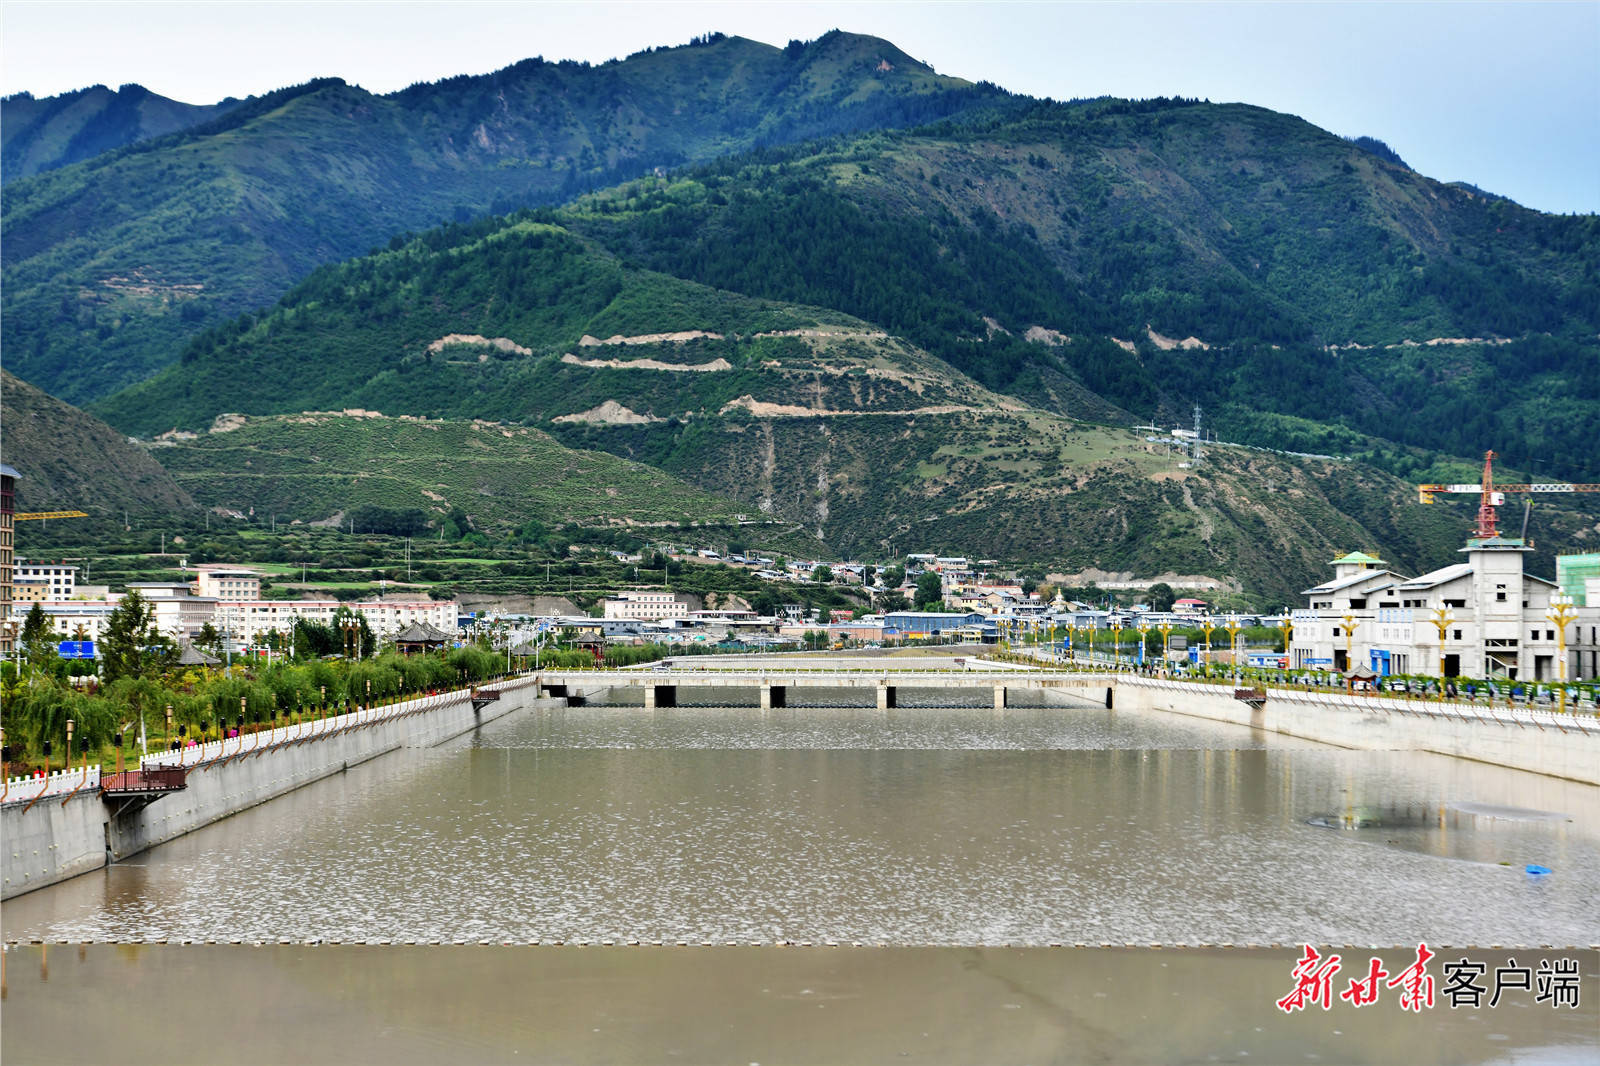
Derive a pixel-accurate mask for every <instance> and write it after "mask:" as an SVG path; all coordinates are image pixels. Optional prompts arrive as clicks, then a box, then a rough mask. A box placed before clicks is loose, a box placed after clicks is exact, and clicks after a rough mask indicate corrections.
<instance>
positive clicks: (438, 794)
mask: <svg viewBox="0 0 1600 1066" xmlns="http://www.w3.org/2000/svg"><path fill="white" fill-rule="evenodd" d="M1597 793H1600V790H1596V789H1594V788H1591V787H1587V786H1581V785H1576V784H1570V783H1565V782H1560V781H1555V780H1553V779H1548V778H1542V777H1538V776H1536V775H1529V774H1521V773H1517V772H1515V771H1508V770H1500V769H1497V768H1493V767H1488V766H1481V765H1477V764H1473V763H1469V762H1464V761H1461V760H1453V759H1448V758H1444V757H1439V756H1429V755H1422V754H1417V753H1389V752H1354V751H1345V750H1340V749H1334V748H1328V747H1323V746H1319V745H1314V744H1310V743H1306V742H1301V741H1293V740H1288V739H1286V738H1280V737H1277V736H1273V735H1266V734H1261V733H1252V732H1251V731H1249V730H1245V729H1241V728H1238V727H1232V726H1226V725H1221V724H1214V723H1209V722H1205V721H1201V720H1198V719H1184V718H1180V717H1176V716H1171V715H1161V714H1145V715H1140V714H1130V713H1128V712H1123V711H1114V712H1113V711H1106V710H1104V709H1103V708H1090V707H1083V708H1049V709H1046V708H1022V709H1011V710H1007V711H1004V712H995V711H992V710H972V709H959V708H918V709H915V710H909V711H908V710H902V711H896V712H887V713H884V712H877V711H871V710H865V709H803V708H791V709H786V710H779V711H771V712H766V713H763V712H760V711H756V710H753V709H742V710H728V709H709V708H693V707H688V708H675V709H671V710H664V711H655V712H646V711H643V710H642V709H640V708H637V707H607V706H591V707H581V708H567V709H560V710H529V711H525V712H521V713H518V714H515V715H512V716H510V717H508V718H506V719H502V720H500V721H498V722H496V723H494V724H492V725H490V726H489V727H486V728H485V729H483V730H482V731H481V732H479V733H478V734H477V735H476V736H474V737H472V738H470V739H466V740H463V741H460V742H456V743H453V744H451V745H447V746H445V747H442V748H438V749H431V750H408V751H403V752H400V753H396V754H395V755H392V756H387V757H385V758H383V759H379V760H376V761H375V762H373V763H370V764H367V765H365V766H361V767H356V768H353V769H352V770H350V771H348V772H347V773H345V774H342V775H340V776H339V777H337V778H333V779H330V780H327V781H324V782H320V783H318V784H315V785H312V786H310V787H308V788H305V789H302V790H300V791H298V792H296V793H293V794H291V795H289V796H287V797H284V798H282V799H280V800H277V801H275V802H273V803H271V804H268V805H266V806H264V807H260V808H257V809H254V810H251V811H247V812H244V813H243V814H240V815H237V816H235V817H233V818H230V819H228V820H226V821H224V822H221V823H218V824H217V825H214V826H211V827H209V828H207V829H204V830H201V831H199V832H197V833H193V834H190V835H189V836H187V837H184V838H182V839H180V840H177V841H175V842H173V843H171V844H168V845H165V846H163V847H160V848H157V849H154V850H153V851H151V852H148V853H146V854H144V855H141V856H137V857H135V858H134V859H132V860H131V861H129V862H127V863H123V864H119V865H117V866H114V867H111V868H110V869H108V870H106V871H105V872H104V873H97V874H92V875H88V876H85V877H80V878H77V879H75V880H73V881H70V882H67V883H65V884H62V885H58V886H54V887H52V888H48V889H44V890H41V891H38V892H34V893H30V894H28V895H26V896H22V897H19V898H17V899H14V900H11V901H9V902H8V903H7V904H6V907H5V910H4V930H5V937H6V939H7V940H19V939H20V940H33V939H40V940H79V939H89V940H194V941H206V940H217V941H224V942H226V941H238V940H243V941H277V940H279V939H280V938H283V939H288V940H291V941H308V940H321V941H343V942H353V941H396V942H398V941H417V942H424V943H426V942H447V943H448V942H478V941H488V942H494V943H501V942H512V943H528V942H535V941H538V942H542V943H551V942H556V941H561V942H569V943H570V942H584V941H589V942H595V943H599V942H602V941H606V940H613V941H617V942H619V943H620V942H626V941H629V940H638V941H644V942H650V941H656V940H659V941H664V942H668V943H672V942H676V941H680V940H682V941H688V942H693V943H701V942H713V943H718V944H725V943H729V942H737V943H773V942H783V941H794V942H804V941H813V942H818V943H822V942H827V941H839V942H844V943H850V942H861V943H868V944H891V945H1006V944H1016V945H1045V944H1051V943H1067V944H1071V943H1074V942H1081V943H1089V944H1098V943H1102V942H1105V943H1114V944H1122V943H1135V944H1142V943H1149V942H1160V943H1166V944H1172V943H1187V944H1197V943H1208V944H1250V943H1259V944H1265V943H1286V944H1287V943H1297V942H1302V941H1310V942H1313V943H1333V944H1344V943H1362V944H1380V945H1394V946H1401V945H1406V944H1413V945H1414V944H1415V943H1416V941H1418V940H1428V941H1430V942H1436V943H1445V944H1458V945H1462V944H1508V945H1509V944H1530V945H1540V944H1546V943H1549V944H1556V945H1564V944H1587V943H1589V942H1591V941H1592V939H1593V929H1594V919H1593V901H1594V892H1595V886H1596V885H1600V842H1597V838H1596V818H1597V814H1596V811H1597V807H1600V804H1597V803H1596V797H1597ZM1499 808H1518V809H1536V810H1540V811H1545V812H1553V814H1554V815H1555V816H1552V817H1542V818H1519V817H1504V816H1503V817H1488V816H1485V815H1481V814H1478V813H1475V812H1477V811H1480V810H1491V809H1499ZM1357 810H1359V811H1365V812H1368V813H1370V812H1374V811H1376V812H1385V811H1387V812H1391V814H1392V815H1393V818H1394V820H1395V823H1396V824H1395V825H1394V827H1393V828H1392V831H1390V830H1389V829H1382V828H1380V829H1379V832H1378V833H1377V834H1374V833H1373V832H1370V831H1369V830H1370V829H1371V828H1372V827H1371V826H1370V825H1369V826H1368V828H1366V829H1361V830H1352V831H1346V830H1343V829H1330V828H1325V827H1323V826H1319V825H1317V824H1313V820H1314V819H1318V818H1321V819H1323V820H1326V819H1328V818H1329V817H1330V816H1334V817H1336V816H1340V815H1342V814H1343V812H1347V811H1357ZM1402 814H1403V815H1404V820H1403V824H1401V822H1402V819H1401V815H1402ZM1464 841H1465V843H1463V842H1464ZM1502 862H1504V863H1509V864H1510V865H1505V866H1502V865H1500V863H1502ZM1528 863H1538V864H1541V865H1543V866H1546V867H1549V868H1551V869H1552V870H1554V871H1555V873H1554V874H1552V875H1551V876H1548V877H1543V878H1538V879H1535V878H1530V877H1528V876H1527V875H1526V874H1524V873H1523V872H1522V871H1523V867H1524V866H1525V865H1526V864H1528Z"/></svg>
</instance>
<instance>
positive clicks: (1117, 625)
mask: <svg viewBox="0 0 1600 1066" xmlns="http://www.w3.org/2000/svg"><path fill="white" fill-rule="evenodd" d="M1111 669H1113V670H1120V669H1122V620H1121V619H1118V620H1117V621H1115V622H1112V623H1111Z"/></svg>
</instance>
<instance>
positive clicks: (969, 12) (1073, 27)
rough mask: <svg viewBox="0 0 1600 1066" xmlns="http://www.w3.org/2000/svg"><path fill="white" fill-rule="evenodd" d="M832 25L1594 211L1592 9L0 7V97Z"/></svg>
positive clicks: (398, 75)
mask: <svg viewBox="0 0 1600 1066" xmlns="http://www.w3.org/2000/svg"><path fill="white" fill-rule="evenodd" d="M835 27H837V28H840V29H844V30H850V31H853V32H857V33H870V34H875V35H877V36H880V37H885V38H888V39H889V40H891V41H893V42H894V43H895V44H897V45H899V46H900V47H901V48H902V49H904V50H905V51H906V52H908V53H910V54H911V55H913V56H915V57H916V58H918V59H921V60H923V61H925V62H927V63H930V64H932V65H933V67H934V68H936V69H937V70H939V71H940V72H941V73H945V74H953V75H957V76H959V77H963V78H969V79H972V80H974V81H976V80H979V79H985V80H988V81H992V82H995V83H996V84H998V85H1001V86H1003V87H1004V88H1007V89H1012V90H1015V91H1018V92H1024V93H1029V94H1032V95H1035V96H1048V97H1053V98H1055V99H1068V98H1071V97H1075V96H1101V95H1111V96H1127V97H1148V96H1194V97H1204V98H1207V99H1210V100H1214V101H1244V102H1246V103H1252V104H1259V105H1261V106H1264V107H1270V108H1273V109H1275V110H1278V111H1286V112H1290V113H1292V114H1296V115H1300V116H1302V117H1304V118H1306V119H1308V120H1310V121H1312V122H1314V123H1316V124H1317V125H1319V126H1322V127H1324V128H1326V129H1328V130H1331V131H1333V132H1334V133H1339V134H1344V135H1351V136H1353V135H1357V134H1368V135H1371V136H1374V137H1378V138H1380V139H1381V140H1384V141H1386V142H1388V144H1389V145H1390V146H1391V147H1392V148H1394V149H1395V150H1396V151H1397V152H1399V153H1400V155H1401V156H1403V157H1404V158H1405V160H1406V161H1407V162H1408V163H1410V164H1411V165H1412V166H1413V167H1415V168H1416V169H1417V170H1419V171H1421V172H1422V173H1424V174H1428V175H1430V176H1432V177H1436V178H1440V179H1442V180H1446V181H1456V180H1460V181H1470V182H1472V183H1474V184H1476V185H1479V186H1482V187H1483V188H1485V189H1488V190H1489V191H1491V192H1497V193H1501V194H1503V195H1506V196H1510V197H1512V198H1513V199H1515V200H1518V201H1519V202H1521V203H1524V204H1527V205H1528V206H1530V207H1538V208H1541V209H1544V210H1547V211H1563V212H1565V211H1582V212H1595V211H1600V2H1597V0H1573V2H1568V3H1531V2H1530V3H1462V2H1456V0H1432V2H1414V3H1378V2H1373V3H1361V2H1341V3H1267V2H1257V3H1244V2H1234V3H1207V2H1185V0H1171V2H1166V3H1154V2H1143V0H1123V2H1118V3H1109V2H1107V3H1077V2H1067V3H1050V2H1045V3H1003V2H995V3H960V2H949V3H937V2H903V3H879V2H870V0H853V2H850V3H776V2H755V0H746V2H742V3H678V2H672V0H661V2H655V3H607V2H590V3H581V4H580V3H573V2H547V3H510V2H507V3H494V2H472V0H459V2H455V3H432V2H417V3H378V2H372V3H356V2H331V0H318V2H309V0H305V2H301V0H292V2H291V0H281V2H229V3H224V2H216V0H213V2H206V3H177V2H168V3H154V2H141V0H118V2H114V3H106V2H81V3H73V2H69V0H48V2H37V0H3V2H0V48H3V54H0V58H3V63H0V89H3V91H4V92H5V93H6V94H10V93H14V92H18V91H21V90H27V91H29V92H32V93H33V94H34V95H35V96H45V95H52V94H55V93H59V92H64V91H67V90H70V89H77V88H82V87H84V86H87V85H92V84H94V83H96V82H100V83H103V84H106V85H111V86H117V85H121V84H124V83H126V82H138V83H139V84H141V85H144V86H146V87H147V88H150V89H152V90H154V91H155V92H158V93H161V94H162V95H165V96H171V97H175V98H177V99H180V100H185V101H189V102H191V103H209V102H212V101H215V100H218V99H221V98H222V97H225V96H247V95H250V94H252V93H261V92H266V91H268V90H271V89H276V88H280V87H282V86H284V85H290V84H294V83H296V82H302V81H305V80H307V79H309V78H312V77H317V76H324V75H336V76H338V77H342V78H344V79H345V80H346V81H349V82H353V83H355V84H358V85H361V86H363V87H364V88H366V89H368V90H371V91H373V92H390V91H393V90H395V89H399V88H402V87H404V86H406V85H408V84H410V83H412V82H416V81H433V80H436V79H438V78H441V77H447V76H450V75H453V74H463V73H482V72H485V71H490V70H495V69H498V68H500V67H503V66H506V65H508V64H510V63H513V62H515V61H517V60H519V59H523V58H526V57H528V56H533V55H542V56H544V57H545V58H546V59H586V60H590V61H593V62H601V61H604V60H607V59H611V58H613V57H620V56H625V55H627V54H628V53H630V52H635V51H638V50H640V49H642V48H646V47H649V46H652V45H662V44H680V43H683V42H684V41H686V40H687V39H688V38H690V37H692V36H695V35H697V34H700V33H704V32H706V31H708V30H720V31H722V32H724V33H728V34H737V35H741V36H745V37H750V38H754V39H756V40H760V41H766V42H769V43H771V44H776V45H782V44H783V43H784V42H786V41H788V40H790V39H791V38H803V39H811V38H814V37H816V36H818V35H820V34H822V33H824V32H826V31H827V30H829V29H833V28H835Z"/></svg>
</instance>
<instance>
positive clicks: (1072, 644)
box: [1067, 618, 1078, 665]
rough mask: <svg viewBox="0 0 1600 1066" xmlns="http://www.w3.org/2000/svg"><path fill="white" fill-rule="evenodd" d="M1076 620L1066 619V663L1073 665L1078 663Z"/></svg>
mask: <svg viewBox="0 0 1600 1066" xmlns="http://www.w3.org/2000/svg"><path fill="white" fill-rule="evenodd" d="M1077 636H1078V620H1077V619H1075V618H1069V619H1067V662H1069V663H1073V664H1074V665H1075V664H1076V663H1077V661H1078V641H1077Z"/></svg>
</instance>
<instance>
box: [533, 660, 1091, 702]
mask: <svg viewBox="0 0 1600 1066" xmlns="http://www.w3.org/2000/svg"><path fill="white" fill-rule="evenodd" d="M535 677H536V678H537V684H538V686H539V694H540V695H542V696H558V697H567V698H569V699H574V698H577V699H581V698H582V696H583V695H584V693H585V692H586V691H587V692H590V693H592V692H597V691H600V690H603V689H627V688H637V689H642V690H643V692H644V705H645V707H646V708H647V709H653V708H656V707H675V706H677V703H678V691H679V689H684V688H697V689H707V688H710V689H745V690H753V691H755V692H756V693H757V704H758V705H759V706H760V707H761V709H762V710H770V709H771V708H773V707H786V706H788V705H789V697H790V694H791V692H793V691H794V690H796V689H806V688H852V689H873V690H876V692H877V697H878V709H879V710H888V709H890V708H892V707H895V706H898V700H899V695H900V691H901V690H902V689H909V688H920V689H937V690H940V691H949V690H951V689H967V690H973V691H974V692H975V693H976V692H984V693H985V694H987V695H989V696H990V698H992V699H993V701H994V707H995V709H996V710H999V709H1002V708H1004V707H1005V706H1006V700H1007V693H1009V692H1024V691H1026V692H1039V691H1043V692H1055V693H1060V694H1062V695H1070V696H1077V697H1079V698H1085V699H1093V700H1095V701H1097V702H1098V701H1101V700H1102V699H1103V700H1104V703H1105V705H1106V706H1107V707H1110V706H1111V701H1112V692H1113V690H1114V689H1115V687H1116V675H1114V674H1111V673H1083V672H1081V671H1069V670H1037V669H1030V668H1022V669H1016V668H1011V669H1007V668H1005V667H1002V666H995V665H991V664H983V665H981V666H974V667H973V668H971V669H967V668H964V667H956V668H950V667H943V668H941V667H924V668H918V667H910V668H902V667H884V666H862V667H827V666H794V667H787V666H783V665H781V664H774V665H769V666H764V667H756V666H753V665H748V664H744V663H739V664H729V665H722V664H718V665H706V666H700V665H695V666H689V665H685V664H681V663H674V664H672V665H671V666H669V667H667V668H665V669H662V668H660V667H653V668H645V669H622V670H541V671H539V672H538V673H537V674H536V675H535Z"/></svg>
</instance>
